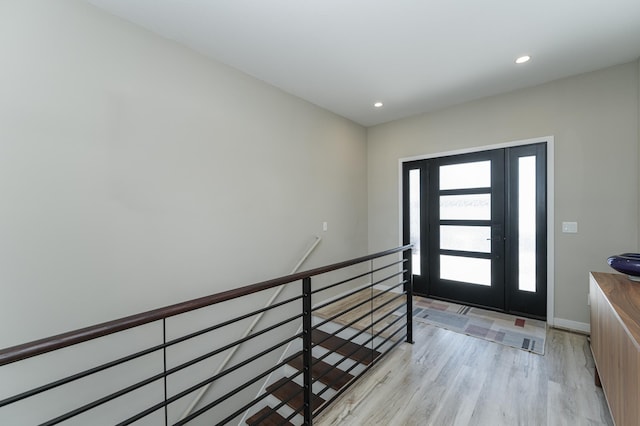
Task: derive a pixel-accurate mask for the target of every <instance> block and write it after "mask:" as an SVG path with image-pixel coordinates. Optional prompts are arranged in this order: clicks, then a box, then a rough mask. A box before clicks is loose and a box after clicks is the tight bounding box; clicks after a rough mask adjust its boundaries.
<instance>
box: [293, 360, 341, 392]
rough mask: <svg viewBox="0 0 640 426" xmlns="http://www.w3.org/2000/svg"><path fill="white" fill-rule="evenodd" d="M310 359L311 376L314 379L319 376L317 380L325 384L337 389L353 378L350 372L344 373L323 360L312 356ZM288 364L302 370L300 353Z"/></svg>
mask: <svg viewBox="0 0 640 426" xmlns="http://www.w3.org/2000/svg"><path fill="white" fill-rule="evenodd" d="M312 360H313V367H312V368H311V376H312V377H313V378H314V379H318V377H320V378H319V379H318V380H319V381H320V382H322V383H324V384H325V385H330V386H331V388H332V389H335V390H338V389H340V388H341V387H343V386H344V385H346V384H347V383H349V382H350V381H351V380H352V379H353V376H352V375H351V374H349V373H345V372H344V371H342V370H341V369H340V368H338V367H335V366H333V365H331V364H328V363H326V362H324V361H319V360H318V359H316V358H313V357H312ZM288 364H289V365H290V366H292V367H293V368H295V369H296V370H300V371H302V368H303V363H302V353H300V355H299V356H298V357H296V358H294V359H292V360H291V361H289V363H288Z"/></svg>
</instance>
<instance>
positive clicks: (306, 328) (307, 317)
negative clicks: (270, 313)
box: [302, 277, 313, 426]
mask: <svg viewBox="0 0 640 426" xmlns="http://www.w3.org/2000/svg"><path fill="white" fill-rule="evenodd" d="M302 315H303V316H302V333H303V334H302V348H303V349H302V365H303V367H304V371H303V373H302V376H303V380H304V424H305V425H309V426H311V425H312V424H313V418H312V413H313V407H312V406H311V401H312V398H311V395H312V392H313V383H312V377H311V368H312V365H311V364H312V361H311V345H312V341H311V332H312V329H311V278H310V277H307V278H303V279H302Z"/></svg>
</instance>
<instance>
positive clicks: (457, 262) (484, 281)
mask: <svg viewBox="0 0 640 426" xmlns="http://www.w3.org/2000/svg"><path fill="white" fill-rule="evenodd" d="M440 278H441V279H443V280H451V281H460V282H464V283H471V284H478V285H484V286H491V259H479V258H477V257H461V256H448V255H444V254H443V255H440Z"/></svg>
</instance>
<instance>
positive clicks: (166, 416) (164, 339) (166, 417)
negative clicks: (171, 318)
mask: <svg viewBox="0 0 640 426" xmlns="http://www.w3.org/2000/svg"><path fill="white" fill-rule="evenodd" d="M162 344H163V348H162V364H163V366H162V368H163V370H162V371H163V373H164V377H163V378H162V382H163V386H164V425H165V426H167V425H168V424H169V407H167V346H166V345H167V319H166V318H162Z"/></svg>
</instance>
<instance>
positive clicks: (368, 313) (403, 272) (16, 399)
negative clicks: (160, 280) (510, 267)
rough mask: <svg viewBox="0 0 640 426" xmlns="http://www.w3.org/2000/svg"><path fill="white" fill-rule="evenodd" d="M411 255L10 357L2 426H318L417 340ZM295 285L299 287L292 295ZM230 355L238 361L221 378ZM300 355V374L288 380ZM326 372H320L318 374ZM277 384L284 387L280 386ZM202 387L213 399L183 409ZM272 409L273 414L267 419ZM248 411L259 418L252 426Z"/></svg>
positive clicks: (209, 300) (353, 265) (306, 277)
mask: <svg viewBox="0 0 640 426" xmlns="http://www.w3.org/2000/svg"><path fill="white" fill-rule="evenodd" d="M410 249H411V246H403V247H398V248H395V249H391V250H386V251H383V252H380V253H376V254H372V255H368V256H363V257H360V258H356V259H352V260H349V261H345V262H340V263H336V264H333V265H329V266H326V267H322V268H317V269H313V270H310V271H306V272H300V273H296V274H293V275H289V276H286V277H281V278H277V279H274V280H269V281H265V282H261V283H258V284H253V285H250V286H245V287H241V288H238V289H234V290H230V291H226V292H222V293H218V294H215V295H212V296H207V297H203V298H199V299H194V300H191V301H188V302H184V303H179V304H176V305H172V306H168V307H165V308H160V309H156V310H152V311H149V312H145V313H141V314H138V315H133V316H129V317H126V318H122V319H119V320H115V321H110V322H107V323H103V324H99V325H95V326H91V327H87V328H83V329H80V330H76V331H72V332H68V333H64V334H61V335H57V336H53V337H50V338H46V339H41V340H38V341H34V342H31V343H26V344H23V345H19V346H14V347H11V348H7V349H3V350H0V382H3V385H2V386H1V387H0V423H1V424H43V425H55V424H59V423H63V422H66V421H72V422H73V421H75V422H76V423H77V424H118V425H129V424H133V423H139V424H165V425H168V424H173V425H183V424H187V423H189V422H191V421H192V420H194V419H196V418H202V417H201V416H203V415H206V416H207V417H206V418H207V421H208V422H209V424H227V423H230V422H236V423H237V422H238V421H240V420H241V419H242V420H246V421H247V423H250V424H258V425H259V424H261V423H263V422H265V421H266V419H267V418H270V416H274V414H273V412H274V411H276V410H277V411H284V412H285V414H283V415H280V414H278V415H277V416H278V417H277V418H278V419H279V420H277V421H274V420H273V419H274V418H275V417H271V419H270V421H271V422H272V423H278V422H280V423H282V424H289V423H290V422H297V423H303V424H308V425H311V424H312V422H313V418H314V416H317V415H318V414H319V413H320V412H321V411H322V410H324V409H325V408H326V407H327V406H328V405H329V404H331V402H332V401H334V400H335V399H336V398H338V397H339V396H340V395H341V394H342V393H343V392H344V391H345V389H347V388H348V386H350V385H351V384H352V383H353V382H355V380H357V378H358V377H359V376H361V375H362V374H364V373H365V372H366V371H367V370H368V369H370V368H372V367H373V366H374V365H375V364H376V363H377V362H378V361H379V360H380V359H382V358H383V357H384V356H385V355H386V354H387V353H388V352H389V351H391V350H392V349H393V348H395V347H396V346H397V345H398V344H400V343H401V342H403V341H406V342H412V321H411V313H412V305H411V304H412V283H411V276H412V275H411V254H410ZM378 263H381V264H378ZM296 282H298V283H299V284H301V285H292V283H296ZM288 284H289V285H288ZM287 285H288V286H287ZM279 286H287V287H286V288H287V291H285V292H283V294H282V295H281V299H282V300H279V301H277V302H276V303H274V304H272V305H271V306H266V307H264V308H261V309H257V310H249V311H248V312H244V309H246V308H245V307H246V306H255V305H256V304H258V303H260V301H261V300H262V299H264V293H263V292H266V291H268V290H270V289H273V288H276V287H279ZM352 301H353V302H352ZM314 302H315V303H314ZM345 304H346V306H342V305H345ZM300 305H301V306H300ZM229 312H233V315H232V318H228V317H229V316H231V315H230V314H229ZM327 312H330V313H329V314H327ZM399 312H402V314H399ZM256 315H265V318H264V319H263V321H262V322H263V323H264V324H260V326H259V327H255V329H251V332H250V333H249V334H247V335H246V336H245V337H241V338H237V336H238V330H239V329H240V328H241V327H242V326H244V325H246V322H247V321H248V320H250V319H251V318H254V317H255V316H256ZM224 317H226V318H224ZM201 323H204V324H206V326H204V327H200V325H201ZM196 326H197V328H196V329H193V328H195V327H196ZM154 339H156V340H157V341H156V342H153V340H154ZM146 341H151V344H147V342H146ZM123 342H124V343H126V344H123ZM143 343H144V344H143ZM329 343H331V345H329ZM87 345H88V346H87ZM240 345H242V346H241V347H240ZM85 346H87V347H88V349H86V350H84V349H82V348H83V347H85ZM139 346H142V347H139ZM129 347H133V348H135V349H132V350H130V349H127V348H129ZM239 348H240V350H238V349H239ZM98 349H99V350H100V352H97V351H98ZM83 350H84V352H83ZM231 350H234V352H233V354H232V355H233V360H234V363H233V364H231V365H229V366H226V367H225V368H224V369H223V370H222V371H216V372H215V373H212V371H214V370H215V366H216V365H221V362H220V358H221V357H223V356H225V355H228V354H229V353H230V351H231ZM123 351H124V353H123ZM235 351H237V353H236V352H235ZM87 353H88V354H96V353H98V354H99V356H97V357H96V358H97V359H100V361H92V360H91V359H87V357H86V354H87ZM107 355H109V356H110V357H109V359H108V360H106V361H104V358H105V356H107ZM356 355H357V357H356ZM300 357H301V358H302V368H301V369H299V370H296V371H295V373H284V372H283V371H284V370H286V369H285V366H287V365H290V364H291V363H292V362H293V361H294V360H296V359H299V358H300ZM354 359H358V360H359V361H354ZM94 364H95V365H94ZM78 365H80V366H78ZM86 365H88V367H87V366H86ZM225 365H226V364H225ZM327 365H328V366H330V367H327ZM318 366H322V369H321V370H319V371H316V369H317V367H318ZM58 371H60V373H58ZM68 371H70V374H67V372H68ZM289 371H290V370H289ZM39 372H43V373H42V376H46V378H43V377H40V373H39ZM352 373H353V374H352ZM58 375H60V377H58ZM34 376H37V377H34ZM276 376H282V378H281V380H279V381H276V382H275V383H274V377H276ZM296 381H297V382H298V383H300V382H301V385H298V386H297V387H295V389H297V390H295V391H294V392H290V393H289V394H287V395H286V396H280V397H279V401H280V402H278V403H277V404H273V403H272V401H273V400H274V399H273V398H274V397H273V395H276V394H277V395H281V394H282V392H283V390H284V389H285V388H289V387H291V386H290V383H291V382H296ZM112 382H116V383H112ZM338 383H343V385H341V386H338ZM34 384H35V385H34ZM212 384H213V385H215V386H213V387H212V389H208V387H209V386H211V385H212ZM267 385H269V386H267ZM265 388H266V390H265ZM202 389H207V394H206V396H205V397H204V398H203V399H202V400H201V401H200V403H199V404H198V405H197V406H196V407H195V409H194V410H187V411H185V405H187V404H188V402H189V401H190V400H192V399H193V397H194V395H195V394H196V393H197V392H198V391H200V390H202ZM96 394H98V395H97V397H96ZM256 395H257V396H256ZM325 397H326V399H325ZM300 401H301V402H300ZM267 403H268V404H267ZM144 404H146V405H144ZM267 405H269V406H270V408H269V410H265V411H259V408H260V407H262V406H265V407H266V406H267ZM271 405H274V406H271ZM249 413H254V415H253V416H252V417H251V419H248V417H249ZM256 413H257V414H256Z"/></svg>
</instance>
